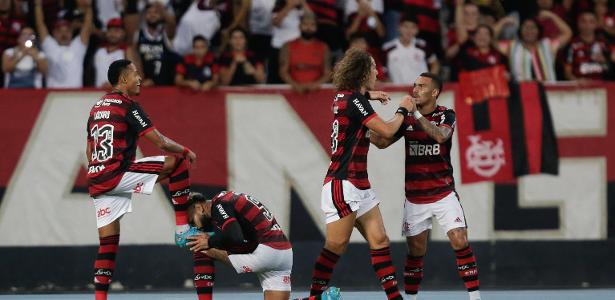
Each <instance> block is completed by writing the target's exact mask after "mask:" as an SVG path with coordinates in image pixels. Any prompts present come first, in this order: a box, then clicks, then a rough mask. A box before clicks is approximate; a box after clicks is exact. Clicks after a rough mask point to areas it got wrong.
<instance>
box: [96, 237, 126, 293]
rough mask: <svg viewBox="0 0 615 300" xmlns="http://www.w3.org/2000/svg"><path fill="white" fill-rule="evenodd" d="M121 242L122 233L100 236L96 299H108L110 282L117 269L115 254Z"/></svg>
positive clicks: (97, 258) (97, 257)
mask: <svg viewBox="0 0 615 300" xmlns="http://www.w3.org/2000/svg"><path fill="white" fill-rule="evenodd" d="M119 243H120V235H119V234H116V235H111V236H107V237H102V238H100V246H99V247H98V255H97V256H96V261H95V262H94V290H95V292H94V295H95V297H96V300H107V292H108V291H109V284H110V283H111V278H113V270H115V254H116V253H117V248H118V245H119Z"/></svg>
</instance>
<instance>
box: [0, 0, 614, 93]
mask: <svg viewBox="0 0 615 300" xmlns="http://www.w3.org/2000/svg"><path fill="white" fill-rule="evenodd" d="M351 47H356V48H361V49H365V50H366V51H369V52H370V53H371V54H372V56H373V57H374V59H375V61H376V64H377V67H378V70H379V79H380V80H381V81H385V82H392V83H397V84H409V83H411V82H412V81H413V80H414V78H416V77H417V76H418V74H420V73H422V72H426V71H430V72H433V73H438V74H441V75H442V76H443V77H444V78H446V79H447V80H450V81H455V80H457V78H458V74H459V72H461V71H471V70H477V69H480V68H485V67H490V66H495V65H502V66H504V67H505V68H506V69H507V70H508V72H509V74H510V77H511V78H513V79H515V80H517V81H522V80H538V81H543V82H554V81H563V80H574V81H592V80H613V79H615V68H614V67H613V66H614V63H615V1H614V0H559V1H557V0H515V1H498V0H0V51H1V53H2V60H1V66H2V72H1V73H0V76H1V77H2V78H0V84H2V85H3V87H5V88H41V87H48V88H80V87H84V86H85V87H87V86H94V87H108V85H109V83H108V82H107V78H106V70H107V68H108V66H109V64H110V63H111V62H112V61H114V60H117V59H120V58H128V59H130V60H132V61H134V62H135V64H136V65H137V67H138V68H139V70H140V71H141V73H142V76H143V83H142V84H143V85H144V86H154V85H155V86H169V85H176V86H178V87H181V88H185V89H190V90H194V91H207V90H210V89H212V88H215V87H217V86H228V85H231V86H235V85H248V84H265V83H270V84H278V83H282V84H288V85H290V87H291V88H292V89H293V90H295V91H296V92H299V93H306V92H310V91H312V90H315V89H317V88H319V87H320V86H321V85H322V84H324V83H327V82H328V81H329V80H330V74H329V73H330V71H331V69H332V66H333V64H334V63H335V62H336V61H337V60H338V59H339V58H340V57H341V55H342V54H343V52H344V51H345V50H346V49H348V48H351Z"/></svg>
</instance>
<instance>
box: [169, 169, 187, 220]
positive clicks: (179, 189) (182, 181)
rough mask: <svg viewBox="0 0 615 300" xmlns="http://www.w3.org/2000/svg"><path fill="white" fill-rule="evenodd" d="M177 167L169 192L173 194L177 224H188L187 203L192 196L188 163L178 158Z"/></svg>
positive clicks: (170, 177) (170, 181)
mask: <svg viewBox="0 0 615 300" xmlns="http://www.w3.org/2000/svg"><path fill="white" fill-rule="evenodd" d="M177 159H178V161H177V166H176V167H175V170H173V172H172V173H171V175H170V176H169V192H170V193H171V201H172V202H173V209H174V210H175V224H176V225H186V224H188V215H187V214H186V209H187V207H186V202H188V196H189V195H190V176H189V174H188V169H189V167H190V166H189V165H188V161H187V160H186V159H184V158H177Z"/></svg>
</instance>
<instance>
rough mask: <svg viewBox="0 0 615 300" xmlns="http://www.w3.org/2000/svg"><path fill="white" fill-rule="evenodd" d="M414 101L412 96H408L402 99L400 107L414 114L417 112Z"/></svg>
mask: <svg viewBox="0 0 615 300" xmlns="http://www.w3.org/2000/svg"><path fill="white" fill-rule="evenodd" d="M413 100H414V99H413V98H412V96H410V95H406V96H404V98H402V99H401V102H400V103H399V106H400V107H403V108H405V109H407V110H408V112H414V111H415V110H416V103H415V102H414V101H413Z"/></svg>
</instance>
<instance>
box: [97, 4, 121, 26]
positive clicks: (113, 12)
mask: <svg viewBox="0 0 615 300" xmlns="http://www.w3.org/2000/svg"><path fill="white" fill-rule="evenodd" d="M123 5H124V4H123V0H96V9H97V11H98V20H100V22H101V24H102V26H103V28H102V29H103V30H106V29H107V22H109V20H111V19H114V18H121V17H122V15H121V13H122V12H121V9H122V7H123Z"/></svg>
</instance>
